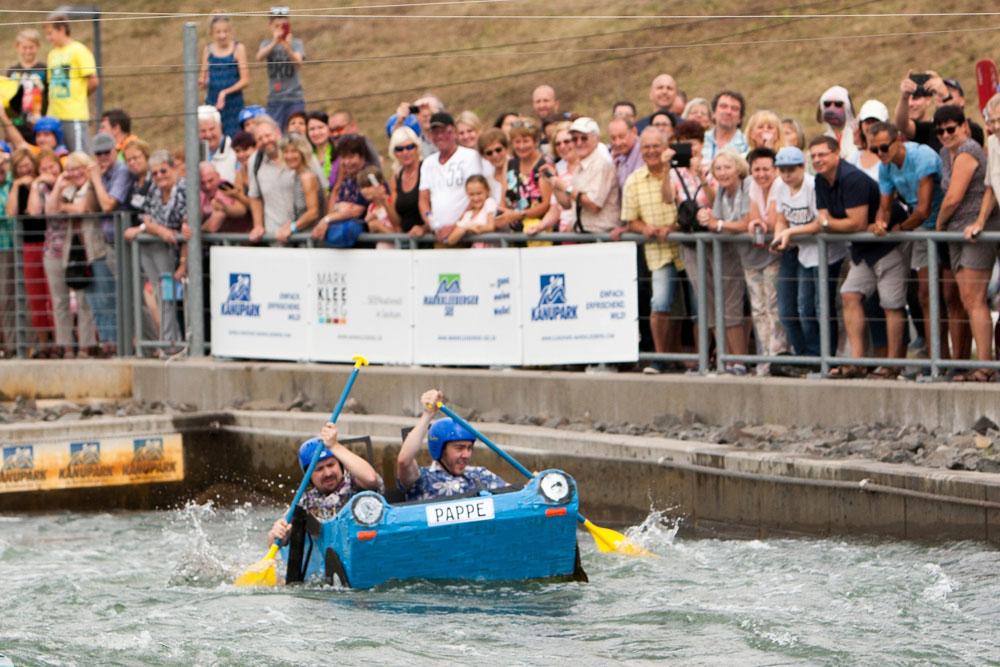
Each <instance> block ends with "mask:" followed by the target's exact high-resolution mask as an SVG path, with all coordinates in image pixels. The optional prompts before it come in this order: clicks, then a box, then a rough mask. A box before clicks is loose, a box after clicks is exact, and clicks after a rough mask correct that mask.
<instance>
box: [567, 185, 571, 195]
mask: <svg viewBox="0 0 1000 667" xmlns="http://www.w3.org/2000/svg"><path fill="white" fill-rule="evenodd" d="M566 194H567V196H572V195H573V186H572V185H567V186H566Z"/></svg>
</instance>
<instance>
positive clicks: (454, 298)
mask: <svg viewBox="0 0 1000 667" xmlns="http://www.w3.org/2000/svg"><path fill="white" fill-rule="evenodd" d="M478 303H479V295H478V294H462V274H460V273H439V274H438V283H437V291H436V292H434V296H425V297H424V305H425V306H444V314H445V315H446V316H448V315H452V314H454V312H455V306H475V305H477V304H478Z"/></svg>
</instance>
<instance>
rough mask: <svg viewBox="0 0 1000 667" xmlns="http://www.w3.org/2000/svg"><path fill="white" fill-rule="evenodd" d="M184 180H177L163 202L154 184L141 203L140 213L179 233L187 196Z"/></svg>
mask: <svg viewBox="0 0 1000 667" xmlns="http://www.w3.org/2000/svg"><path fill="white" fill-rule="evenodd" d="M185 187H186V186H185V184H184V179H183V178H178V179H177V182H176V183H175V184H174V189H173V190H171V191H170V195H169V196H168V197H167V201H163V195H162V194H161V192H160V188H159V187H157V186H156V184H155V183H154V184H153V186H152V187H151V188H149V193H148V194H147V195H146V200H145V201H144V202H143V207H142V212H143V213H145V214H146V215H148V216H149V217H150V218H152V220H153V222H155V223H156V224H158V225H163V226H164V227H167V228H169V229H172V230H174V231H175V232H176V231H180V228H181V224H182V223H183V222H184V217H185V216H186V215H187V194H186V192H185V191H184V188H185Z"/></svg>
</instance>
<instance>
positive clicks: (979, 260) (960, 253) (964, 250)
mask: <svg viewBox="0 0 1000 667" xmlns="http://www.w3.org/2000/svg"><path fill="white" fill-rule="evenodd" d="M949 255H950V256H951V265H952V266H953V267H955V269H954V270H955V271H958V270H959V269H962V268H965V269H974V270H976V271H992V270H993V264H994V263H995V262H996V261H997V244H996V242H995V241H976V242H975V243H966V242H964V241H963V242H961V243H949V244H948V253H947V254H946V255H945V256H946V257H947V256H949Z"/></svg>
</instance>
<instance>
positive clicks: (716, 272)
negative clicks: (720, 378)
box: [712, 238, 726, 373]
mask: <svg viewBox="0 0 1000 667" xmlns="http://www.w3.org/2000/svg"><path fill="white" fill-rule="evenodd" d="M712 293H713V295H714V297H715V304H714V305H715V369H716V370H717V371H718V372H719V373H724V372H725V370H726V362H725V361H724V360H723V358H722V357H723V356H724V355H725V354H726V304H725V300H724V299H723V294H724V293H725V290H724V289H723V287H722V241H721V240H719V239H718V238H713V239H712Z"/></svg>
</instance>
